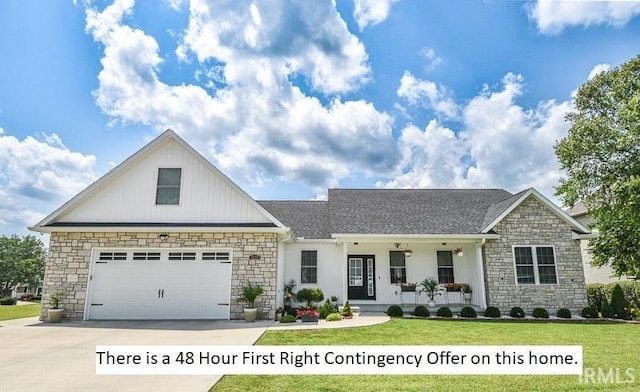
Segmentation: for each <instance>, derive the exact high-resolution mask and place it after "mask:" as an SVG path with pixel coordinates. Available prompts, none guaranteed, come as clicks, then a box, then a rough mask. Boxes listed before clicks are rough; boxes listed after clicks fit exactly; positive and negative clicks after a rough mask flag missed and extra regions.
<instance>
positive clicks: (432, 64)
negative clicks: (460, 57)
mask: <svg viewBox="0 0 640 392" xmlns="http://www.w3.org/2000/svg"><path fill="white" fill-rule="evenodd" d="M420 54H421V55H422V57H424V58H425V60H427V65H426V66H425V70H426V71H427V72H431V71H433V70H434V69H436V68H438V66H439V65H440V64H442V59H441V58H440V57H438V56H437V55H436V52H435V50H433V49H431V48H422V51H421V52H420Z"/></svg>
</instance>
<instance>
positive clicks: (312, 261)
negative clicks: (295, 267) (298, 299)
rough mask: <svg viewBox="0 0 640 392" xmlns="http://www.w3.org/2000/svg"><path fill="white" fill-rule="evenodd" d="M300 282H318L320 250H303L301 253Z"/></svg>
mask: <svg viewBox="0 0 640 392" xmlns="http://www.w3.org/2000/svg"><path fill="white" fill-rule="evenodd" d="M300 283H318V251H317V250H303V251H302V253H301V255H300Z"/></svg>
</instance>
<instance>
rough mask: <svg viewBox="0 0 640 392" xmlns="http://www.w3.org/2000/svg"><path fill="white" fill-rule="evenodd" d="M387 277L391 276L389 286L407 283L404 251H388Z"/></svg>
mask: <svg viewBox="0 0 640 392" xmlns="http://www.w3.org/2000/svg"><path fill="white" fill-rule="evenodd" d="M389 275H390V276H391V284H403V283H407V265H406V262H405V258H404V251H395V250H392V251H389Z"/></svg>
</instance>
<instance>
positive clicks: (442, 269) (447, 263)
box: [437, 250, 455, 283]
mask: <svg viewBox="0 0 640 392" xmlns="http://www.w3.org/2000/svg"><path fill="white" fill-rule="evenodd" d="M437 259H438V283H453V282H455V279H454V275H453V253H452V252H451V251H448V250H447V251H443V250H439V251H438V252H437Z"/></svg>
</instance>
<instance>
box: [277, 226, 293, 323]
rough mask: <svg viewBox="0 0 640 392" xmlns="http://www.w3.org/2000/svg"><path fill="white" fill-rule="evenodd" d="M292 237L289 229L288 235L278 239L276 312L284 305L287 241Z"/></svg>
mask: <svg viewBox="0 0 640 392" xmlns="http://www.w3.org/2000/svg"><path fill="white" fill-rule="evenodd" d="M291 238H292V235H291V230H289V232H288V233H287V237H286V238H284V239H282V240H280V241H278V257H277V259H276V271H277V273H276V309H274V312H275V311H276V310H277V309H278V308H281V307H283V306H284V273H285V271H284V270H285V265H284V263H285V257H284V252H285V242H286V241H289V240H290V239H291Z"/></svg>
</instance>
